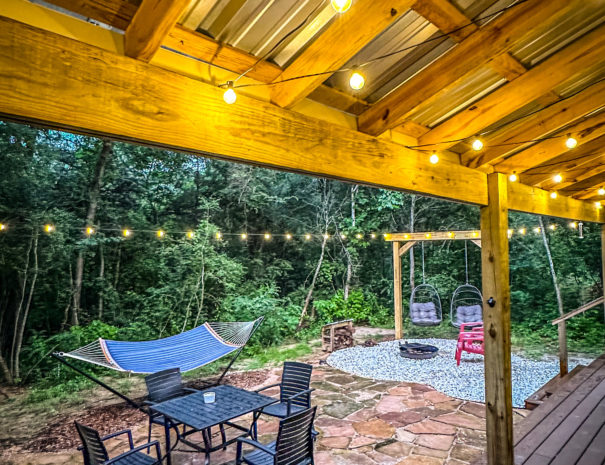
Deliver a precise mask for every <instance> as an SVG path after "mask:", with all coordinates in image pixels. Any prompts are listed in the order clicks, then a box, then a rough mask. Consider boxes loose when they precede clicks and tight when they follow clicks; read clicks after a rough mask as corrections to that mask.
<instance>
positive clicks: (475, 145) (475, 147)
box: [472, 139, 483, 152]
mask: <svg viewBox="0 0 605 465" xmlns="http://www.w3.org/2000/svg"><path fill="white" fill-rule="evenodd" d="M472 147H473V150H474V151H475V152H478V151H479V150H481V149H482V148H483V142H481V140H479V139H475V140H474V141H473V143H472Z"/></svg>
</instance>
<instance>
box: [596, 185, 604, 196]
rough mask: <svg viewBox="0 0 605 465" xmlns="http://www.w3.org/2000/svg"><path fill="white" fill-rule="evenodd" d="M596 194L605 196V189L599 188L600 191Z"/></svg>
mask: <svg viewBox="0 0 605 465" xmlns="http://www.w3.org/2000/svg"><path fill="white" fill-rule="evenodd" d="M597 194H599V195H605V189H604V188H602V187H601V188H600V189H599V190H598V191H597Z"/></svg>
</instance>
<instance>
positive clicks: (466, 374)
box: [327, 339, 590, 407]
mask: <svg viewBox="0 0 605 465" xmlns="http://www.w3.org/2000/svg"><path fill="white" fill-rule="evenodd" d="M406 341H407V342H421V343H424V344H431V345H434V346H437V347H439V353H438V354H437V356H436V357H435V358H432V359H428V360H413V359H408V358H403V357H401V356H400V355H399V341H388V342H383V343H380V344H378V345H377V346H375V347H363V346H356V347H351V348H348V349H342V350H338V351H336V352H334V353H332V354H331V355H330V356H329V357H328V359H327V362H328V364H329V365H331V366H333V367H334V368H338V369H339V370H342V371H346V372H348V373H351V374H353V375H357V376H363V377H365V378H372V379H375V380H380V381H406V382H410V383H422V384H428V385H430V386H432V387H434V388H435V389H437V390H438V391H441V392H443V393H445V394H447V395H448V396H451V397H455V398H458V399H464V400H472V401H477V402H485V384H484V379H483V357H482V356H481V355H476V354H467V353H463V354H462V363H461V364H460V366H456V360H455V358H454V354H455V352H456V341H455V340H451V339H409V340H406ZM511 363H512V380H513V406H515V407H524V402H525V399H526V398H528V397H529V396H530V395H531V394H533V393H534V392H535V391H536V390H538V389H539V388H540V387H542V386H543V385H544V384H546V383H547V382H548V381H549V380H550V379H551V378H553V377H554V376H555V375H556V374H557V373H558V372H559V364H558V361H557V360H549V361H542V360H529V359H526V358H524V357H520V356H519V355H516V354H513V355H512V356H511ZM578 363H584V364H588V363H590V361H589V360H586V361H584V360H573V361H572V360H570V361H569V371H571V370H572V369H573V368H574V367H575V366H576V365H577V364H578Z"/></svg>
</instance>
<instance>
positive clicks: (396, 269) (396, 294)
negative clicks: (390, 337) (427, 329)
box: [393, 241, 403, 339]
mask: <svg viewBox="0 0 605 465" xmlns="http://www.w3.org/2000/svg"><path fill="white" fill-rule="evenodd" d="M393 300H394V307H395V339H402V338H403V307H402V299H401V257H400V255H399V241H393Z"/></svg>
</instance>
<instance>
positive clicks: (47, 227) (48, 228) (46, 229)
mask: <svg viewBox="0 0 605 465" xmlns="http://www.w3.org/2000/svg"><path fill="white" fill-rule="evenodd" d="M54 230H55V227H54V226H53V225H52V224H45V225H44V232H45V233H48V234H50V233H51V232H53V231H54Z"/></svg>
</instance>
